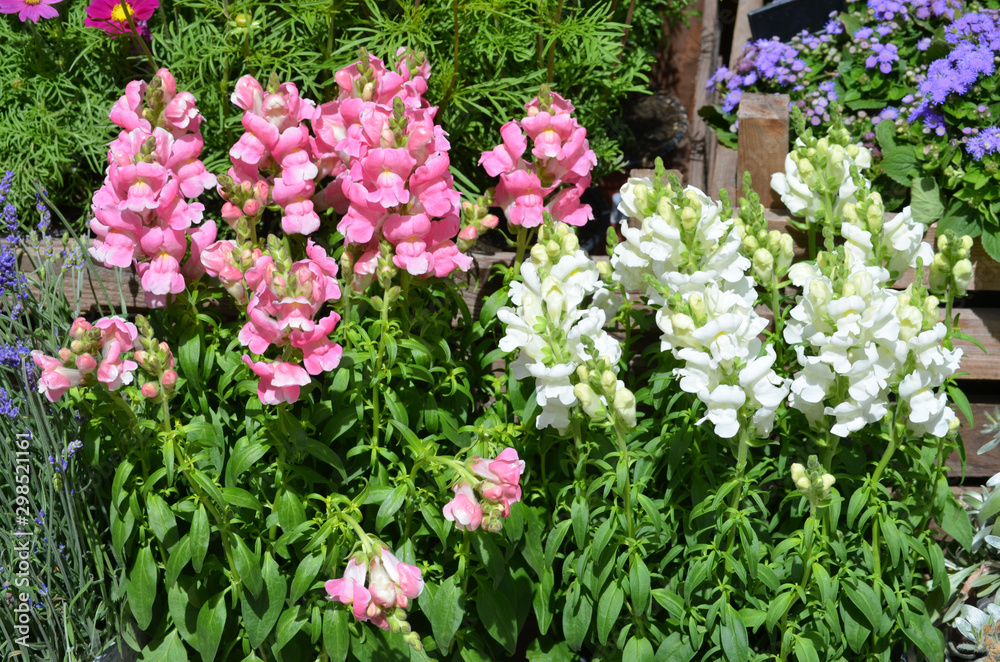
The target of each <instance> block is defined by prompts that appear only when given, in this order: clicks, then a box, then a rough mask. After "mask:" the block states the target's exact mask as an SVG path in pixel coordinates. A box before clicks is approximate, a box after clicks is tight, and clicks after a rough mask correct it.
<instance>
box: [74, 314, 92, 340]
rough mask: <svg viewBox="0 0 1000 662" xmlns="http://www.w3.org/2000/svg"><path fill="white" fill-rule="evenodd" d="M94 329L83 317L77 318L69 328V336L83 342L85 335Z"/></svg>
mask: <svg viewBox="0 0 1000 662" xmlns="http://www.w3.org/2000/svg"><path fill="white" fill-rule="evenodd" d="M92 328H93V327H92V326H91V325H90V322H88V321H87V320H85V319H83V318H82V317H77V318H76V319H75V320H73V325H72V326H71V327H69V335H70V337H72V338H75V339H76V340H83V335H84V333H85V332H87V331H90V329H92Z"/></svg>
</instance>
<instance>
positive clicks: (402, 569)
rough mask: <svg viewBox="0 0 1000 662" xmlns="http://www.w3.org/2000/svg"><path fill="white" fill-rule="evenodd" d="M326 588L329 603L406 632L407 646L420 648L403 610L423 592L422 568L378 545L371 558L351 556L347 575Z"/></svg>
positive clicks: (361, 619)
mask: <svg viewBox="0 0 1000 662" xmlns="http://www.w3.org/2000/svg"><path fill="white" fill-rule="evenodd" d="M366 581H367V586H366V585H365V584H366ZM324 588H325V589H326V593H327V596H328V597H329V599H330V600H336V601H338V602H340V603H342V604H345V605H349V606H350V607H351V612H352V613H353V614H354V618H356V619H357V620H359V621H361V622H365V621H370V622H371V623H372V624H373V625H375V626H377V627H379V628H382V629H383V630H392V631H393V632H403V633H404V639H405V640H406V642H407V643H409V644H410V645H411V646H413V647H415V648H417V650H420V649H421V644H420V638H419V636H417V635H416V633H413V632H411V630H410V626H409V623H407V622H406V612H405V611H403V610H404V609H407V608H408V607H409V605H410V600H413V599H415V598H417V597H418V596H419V595H420V594H421V593H423V590H424V579H423V575H422V573H421V571H420V568H418V567H416V566H413V565H410V564H408V563H403V562H402V561H400V560H399V559H398V558H396V556H395V555H394V554H393V553H392V552H391V551H389V548H388V547H385V546H383V545H378V546H377V549H376V550H375V552H374V553H373V554H372V555H371V557H370V558H366V557H365V556H364V555H358V556H353V557H351V559H350V561H348V562H347V567H346V568H345V569H344V576H343V577H341V578H339V579H330V580H328V581H327V582H326V583H325V584H324Z"/></svg>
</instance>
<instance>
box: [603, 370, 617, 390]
mask: <svg viewBox="0 0 1000 662" xmlns="http://www.w3.org/2000/svg"><path fill="white" fill-rule="evenodd" d="M617 388H618V377H617V376H616V375H615V373H613V372H611V371H610V370H605V371H604V372H602V373H601V389H602V390H603V391H604V395H606V396H608V397H611V396H612V395H614V394H615V389H617Z"/></svg>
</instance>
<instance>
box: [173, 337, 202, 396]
mask: <svg viewBox="0 0 1000 662" xmlns="http://www.w3.org/2000/svg"><path fill="white" fill-rule="evenodd" d="M200 359H201V333H199V331H198V327H196V326H188V327H187V328H186V330H185V331H184V333H183V334H182V335H181V340H180V343H179V344H178V345H177V360H178V362H179V363H180V366H181V372H182V373H183V374H184V378H185V379H187V380H188V381H189V382H191V383H192V384H195V385H199V388H200V384H201V372H200V371H199V370H198V367H199V365H200V363H201V361H200Z"/></svg>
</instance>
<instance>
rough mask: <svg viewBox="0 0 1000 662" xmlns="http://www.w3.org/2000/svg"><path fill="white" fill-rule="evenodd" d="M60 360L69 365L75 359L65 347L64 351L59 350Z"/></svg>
mask: <svg viewBox="0 0 1000 662" xmlns="http://www.w3.org/2000/svg"><path fill="white" fill-rule="evenodd" d="M59 358H61V359H62V360H63V363H67V362H68V361H70V360H71V359H72V358H73V355H72V354H71V353H70V351H69V350H68V349H66V348H65V347H63V348H62V349H60V350H59Z"/></svg>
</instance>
